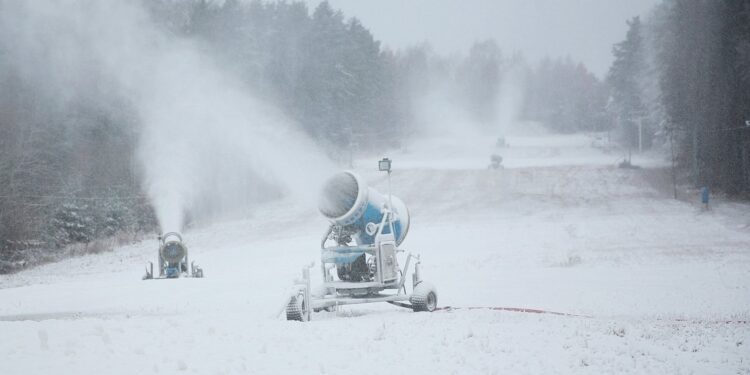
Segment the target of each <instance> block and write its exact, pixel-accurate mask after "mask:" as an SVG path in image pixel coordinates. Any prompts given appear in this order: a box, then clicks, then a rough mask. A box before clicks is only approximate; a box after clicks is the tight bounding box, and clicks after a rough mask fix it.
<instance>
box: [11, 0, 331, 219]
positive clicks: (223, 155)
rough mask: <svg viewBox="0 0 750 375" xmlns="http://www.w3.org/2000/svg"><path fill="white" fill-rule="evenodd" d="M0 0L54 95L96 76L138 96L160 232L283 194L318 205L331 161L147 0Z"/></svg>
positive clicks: (99, 82)
mask: <svg viewBox="0 0 750 375" xmlns="http://www.w3.org/2000/svg"><path fill="white" fill-rule="evenodd" d="M0 5H1V6H2V12H1V13H2V16H1V17H2V22H3V29H5V30H11V31H12V32H14V33H15V34H16V35H15V37H17V38H19V39H22V40H24V41H26V42H27V43H26V44H25V45H30V46H33V47H31V48H28V49H26V50H25V51H23V52H20V53H18V55H19V57H18V58H19V59H20V60H23V61H27V62H28V63H29V64H45V65H44V67H45V68H47V69H46V70H47V71H51V72H52V73H49V74H50V75H51V77H49V79H46V80H45V84H47V85H49V91H50V92H51V93H53V95H58V94H59V95H61V96H65V95H70V92H71V91H78V94H82V93H81V91H86V90H85V89H81V88H80V87H78V86H79V84H78V82H81V81H92V82H93V83H92V87H96V88H97V90H96V92H92V93H90V94H88V95H90V97H91V98H92V100H101V99H100V98H99V97H100V96H117V97H118V98H125V99H126V102H127V103H129V104H130V105H131V106H132V107H133V112H134V113H135V114H136V116H137V117H138V118H137V119H135V121H134V123H137V124H140V125H141V126H140V128H139V138H140V147H139V149H138V150H137V158H136V159H137V160H139V161H140V162H141V164H142V167H143V170H142V173H143V177H144V181H145V186H144V190H145V192H146V193H147V194H148V195H149V197H150V198H151V201H152V204H153V206H154V207H155V210H156V214H157V217H158V219H159V223H160V225H161V229H162V231H182V230H183V226H184V225H185V222H184V218H185V217H186V215H187V214H189V215H190V216H191V217H193V218H196V219H200V218H209V217H212V216H216V215H221V214H224V213H226V212H227V211H233V210H234V211H236V210H244V209H247V208H248V207H252V205H253V204H257V203H258V202H262V201H265V200H269V199H275V198H279V197H282V196H289V197H292V198H293V199H303V200H304V202H305V204H309V205H310V206H311V207H314V203H313V201H314V199H315V197H316V194H317V190H318V189H317V188H318V186H319V183H321V182H322V180H323V179H325V178H326V177H328V176H329V175H330V174H331V170H332V169H333V168H332V167H331V166H330V164H329V161H328V160H327V159H325V157H324V156H322V153H320V152H319V151H318V150H317V149H316V146H315V145H314V144H313V143H312V142H311V141H310V140H309V139H307V138H306V137H305V136H304V135H303V134H301V132H299V131H298V130H297V129H296V128H295V127H294V125H293V124H291V123H290V122H289V121H288V120H287V119H286V118H285V116H284V115H283V114H282V113H280V112H279V111H277V110H276V109H274V107H273V106H272V105H270V104H269V103H266V102H264V101H262V100H261V99H259V97H258V96H256V95H252V94H251V93H248V92H247V90H246V89H245V88H243V87H242V86H241V84H239V83H238V82H237V81H236V80H234V79H232V77H230V76H228V75H227V74H225V73H224V72H223V71H222V70H221V69H220V68H219V67H218V66H217V64H216V62H215V61H214V60H213V59H212V58H210V57H209V56H205V55H203V54H201V53H200V50H199V49H198V48H196V46H194V45H193V44H192V43H191V42H190V41H188V40H185V39H184V38H180V37H178V36H175V35H172V34H170V33H168V32H167V31H165V30H163V29H160V28H159V27H158V26H157V25H156V24H155V23H154V22H153V20H152V19H151V18H150V16H149V14H148V12H147V11H146V10H145V9H144V7H143V6H142V3H140V2H137V1H128V2H126V1H115V0H97V1H85V0H81V1H74V0H57V1H52V0H50V1H33V2H3V3H1V4H0ZM19 66H23V64H19ZM37 66H39V65H37ZM83 94H85V93H83ZM128 156H129V155H123V157H128ZM303 163H304V167H303V168H302V166H303Z"/></svg>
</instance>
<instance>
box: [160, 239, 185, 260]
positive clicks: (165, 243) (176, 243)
mask: <svg viewBox="0 0 750 375" xmlns="http://www.w3.org/2000/svg"><path fill="white" fill-rule="evenodd" d="M161 241H162V245H161V246H160V247H159V255H160V256H161V258H162V259H164V261H165V262H167V264H168V265H174V264H179V263H180V262H182V260H183V259H184V258H185V255H187V247H186V246H185V244H184V243H182V236H180V234H179V233H177V232H169V233H167V234H165V235H164V236H162V238H161Z"/></svg>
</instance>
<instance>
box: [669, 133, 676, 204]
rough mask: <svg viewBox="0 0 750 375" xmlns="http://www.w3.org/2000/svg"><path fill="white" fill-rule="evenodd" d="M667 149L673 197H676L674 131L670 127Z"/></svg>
mask: <svg viewBox="0 0 750 375" xmlns="http://www.w3.org/2000/svg"><path fill="white" fill-rule="evenodd" d="M669 150H670V152H671V153H672V189H673V190H674V199H677V175H676V171H675V165H674V164H675V160H674V131H673V130H672V129H670V130H669Z"/></svg>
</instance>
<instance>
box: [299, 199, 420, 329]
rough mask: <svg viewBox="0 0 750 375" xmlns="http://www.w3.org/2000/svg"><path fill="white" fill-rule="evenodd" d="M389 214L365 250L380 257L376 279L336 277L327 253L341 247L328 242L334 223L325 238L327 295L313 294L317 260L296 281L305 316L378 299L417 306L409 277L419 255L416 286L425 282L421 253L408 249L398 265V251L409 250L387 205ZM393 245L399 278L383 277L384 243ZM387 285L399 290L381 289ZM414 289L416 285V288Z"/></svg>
mask: <svg viewBox="0 0 750 375" xmlns="http://www.w3.org/2000/svg"><path fill="white" fill-rule="evenodd" d="M383 209H384V210H385V211H386V214H385V215H383V219H382V220H381V222H380V224H379V225H378V232H377V234H376V236H375V245H373V246H369V247H368V248H367V250H366V251H365V253H366V254H369V255H371V256H374V257H376V259H377V262H378V264H377V266H376V272H375V275H374V276H375V277H374V281H361V282H351V281H334V280H333V275H331V271H332V269H333V267H331V266H332V265H333V264H332V263H329V262H326V261H325V258H324V256H323V254H324V253H325V252H326V251H331V250H335V249H337V248H341V247H338V246H334V247H326V246H325V244H326V242H327V240H328V238H329V235H330V234H331V233H332V231H333V230H334V229H335V228H334V227H335V225H331V226H330V227H329V228H328V231H327V232H326V234H325V236H324V237H323V241H322V242H321V267H320V269H321V272H322V275H323V280H324V283H323V286H324V289H325V290H326V293H325V295H323V296H313V295H312V294H311V292H310V291H311V282H310V269H311V268H312V267H313V266H314V264H309V265H307V266H306V267H304V268H303V269H302V278H301V279H297V280H296V281H295V284H294V292H292V293H291V296H290V298H300V297H301V298H303V301H304V304H303V305H304V308H303V309H302V314H303V320H309V319H310V317H311V315H312V312H313V311H320V310H324V309H327V310H330V309H331V308H336V307H337V306H341V305H354V304H363V303H376V302H387V303H390V304H393V305H396V306H400V307H404V308H413V306H412V305H411V304H410V303H405V301H409V300H410V299H411V297H412V293H407V292H406V287H405V284H406V279H407V274H408V271H409V266H410V265H411V261H412V259H416V262H415V264H414V272H413V273H412V288H414V287H416V286H417V285H419V283H421V282H422V278H421V275H420V270H419V268H420V263H421V261H420V257H419V255H415V254H412V253H411V252H409V253H407V256H406V262H405V263H404V267H403V268H399V267H398V261H397V255H398V253H403V252H405V250H402V249H399V248H398V247H397V246H396V241H395V239H394V233H395V232H394V231H393V223H392V221H391V216H392V211H391V210H390V208H388V207H384V208H383ZM386 225H388V228H389V229H390V233H386V234H384V233H383V229H384V228H385V227H386ZM384 245H386V246H387V245H392V246H393V247H394V252H393V257H394V261H395V262H396V266H395V268H396V272H397V273H398V274H399V276H398V278H396V279H392V280H385V281H384V280H383V270H384V269H385V265H384V260H385V256H384V255H383V246H384ZM386 289H396V290H397V292H396V293H395V294H392V293H381V292H382V291H384V290H386ZM412 290H413V289H412Z"/></svg>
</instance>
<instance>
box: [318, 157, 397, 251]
mask: <svg viewBox="0 0 750 375" xmlns="http://www.w3.org/2000/svg"><path fill="white" fill-rule="evenodd" d="M390 201H392V206H393V207H389V199H388V198H387V197H386V196H384V195H383V194H381V193H380V192H379V191H377V190H375V189H373V188H371V187H368V186H367V183H366V182H365V181H364V179H362V177H360V176H359V175H357V174H356V173H354V172H350V171H345V172H340V173H337V174H335V175H333V176H332V177H331V178H329V179H328V181H326V183H325V184H324V185H323V189H322V191H321V194H320V201H319V203H318V209H319V210H320V213H321V214H323V216H325V217H326V218H327V219H328V220H330V221H331V223H332V224H333V225H335V226H339V227H346V229H347V231H349V232H352V233H353V236H352V237H353V239H354V240H355V241H356V242H357V244H359V245H371V244H373V243H374V241H375V232H374V231H373V230H372V228H373V225H375V226H377V225H381V224H382V223H383V222H384V220H383V218H384V215H385V214H386V213H387V212H389V211H390V212H391V214H392V220H391V221H392V224H393V232H394V237H395V239H396V242H397V243H398V244H401V242H402V241H403V240H404V238H405V237H406V233H407V231H408V230H409V210H408V209H407V208H406V205H405V204H404V202H403V201H401V199H399V198H398V197H395V196H392V197H391V199H390ZM368 226H369V227H370V229H369V230H368ZM385 232H386V233H389V232H390V229H386V230H385Z"/></svg>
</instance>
